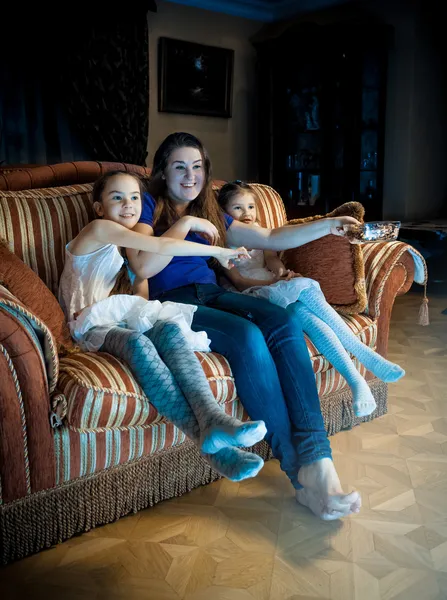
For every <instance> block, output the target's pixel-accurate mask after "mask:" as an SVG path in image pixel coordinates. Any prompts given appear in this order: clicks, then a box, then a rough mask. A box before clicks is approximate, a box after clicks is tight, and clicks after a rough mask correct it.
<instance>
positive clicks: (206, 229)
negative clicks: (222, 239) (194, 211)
mask: <svg viewBox="0 0 447 600" xmlns="http://www.w3.org/2000/svg"><path fill="white" fill-rule="evenodd" d="M185 218H186V219H188V223H189V224H190V229H189V230H190V231H194V232H195V233H201V234H202V235H203V236H204V237H206V238H207V239H209V241H210V242H211V244H213V245H215V244H217V241H218V239H219V232H218V231H217V227H215V226H214V225H213V224H212V223H211V222H210V221H208V220H207V219H202V218H200V217H192V216H190V215H188V216H187V217H185Z"/></svg>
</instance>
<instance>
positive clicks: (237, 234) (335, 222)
mask: <svg viewBox="0 0 447 600" xmlns="http://www.w3.org/2000/svg"><path fill="white" fill-rule="evenodd" d="M343 225H360V223H359V221H357V219H354V218H353V217H328V218H326V219H319V220H318V221H312V222H310V223H300V224H299V225H284V226H283V227H277V228H276V229H266V228H265V227H255V226H253V225H246V224H245V223H241V222H240V221H236V220H235V221H233V222H232V224H231V226H230V228H229V229H228V231H227V243H228V245H230V246H239V245H241V244H244V245H245V246H246V247H247V248H258V249H261V250H288V249H289V248H297V247H298V246H303V245H304V244H308V243H309V242H313V241H314V240H317V239H319V238H321V237H324V236H325V235H329V234H333V235H342V236H344V232H343Z"/></svg>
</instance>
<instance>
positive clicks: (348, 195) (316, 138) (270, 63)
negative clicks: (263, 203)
mask: <svg viewBox="0 0 447 600" xmlns="http://www.w3.org/2000/svg"><path fill="white" fill-rule="evenodd" d="M390 35H391V32H390V31H389V29H388V28H387V27H386V26H384V25H383V24H380V23H377V22H374V23H370V22H368V21H367V20H365V21H364V20H358V19H353V20H348V21H347V22H343V23H337V22H334V23H325V24H321V23H315V22H312V21H311V20H309V21H307V22H304V21H301V22H299V23H295V24H291V25H290V26H288V27H284V28H283V30H282V32H281V33H280V34H278V35H268V31H267V32H266V35H264V38H265V39H263V40H262V41H255V42H254V44H255V47H256V49H257V57H258V62H257V64H258V141H259V146H258V156H259V180H260V181H261V182H262V183H268V184H270V185H272V186H273V187H274V188H275V189H277V190H278V191H279V192H280V194H281V196H282V198H283V200H284V202H285V204H286V206H287V211H288V215H289V217H290V218H294V217H295V218H296V217H303V216H308V215H313V214H321V213H325V212H328V211H330V210H332V209H333V208H335V207H336V206H338V205H340V204H342V203H343V202H347V201H350V200H357V201H359V202H361V203H362V204H363V205H364V206H365V209H366V211H367V213H366V218H367V219H368V220H372V219H380V218H381V216H382V193H383V192H382V190H383V162H384V161H383V158H384V156H383V155H384V127H385V94H386V89H385V88H386V67H387V53H388V46H389V39H390Z"/></svg>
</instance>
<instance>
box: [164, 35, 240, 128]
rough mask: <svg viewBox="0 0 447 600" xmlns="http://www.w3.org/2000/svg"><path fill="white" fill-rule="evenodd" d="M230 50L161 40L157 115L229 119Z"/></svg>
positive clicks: (232, 52)
mask: <svg viewBox="0 0 447 600" xmlns="http://www.w3.org/2000/svg"><path fill="white" fill-rule="evenodd" d="M233 63H234V50H230V49H227V48H219V47H217V46H206V45H203V44H196V43H194V42H185V41H183V40H175V39H172V38H166V37H161V38H160V39H159V44H158V110H159V111H160V112H171V113H183V114H190V115H203V116H208V117H223V118H230V117H231V108H232V85H233Z"/></svg>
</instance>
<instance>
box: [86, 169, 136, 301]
mask: <svg viewBox="0 0 447 600" xmlns="http://www.w3.org/2000/svg"><path fill="white" fill-rule="evenodd" d="M116 175H128V176H129V177H132V178H133V179H135V181H136V182H137V183H138V187H139V190H140V194H141V198H143V192H144V191H145V188H144V184H143V181H142V179H140V177H139V176H138V175H136V174H135V173H128V172H127V171H117V170H115V171H107V173H103V174H102V175H101V177H99V178H98V179H97V180H96V181H95V183H94V184H93V190H92V196H93V202H99V203H100V204H102V193H103V192H104V188H105V187H106V184H107V182H108V181H109V179H111V178H112V177H115V176H116ZM118 250H119V252H120V254H121V256H122V257H123V259H124V263H123V265H122V267H121V269H120V270H119V271H118V274H117V276H116V280H115V285H114V286H113V288H112V290H111V292H110V294H109V296H114V295H116V294H133V286H132V283H131V281H130V278H129V271H128V264H129V262H128V260H127V254H126V249H125V248H118Z"/></svg>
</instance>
